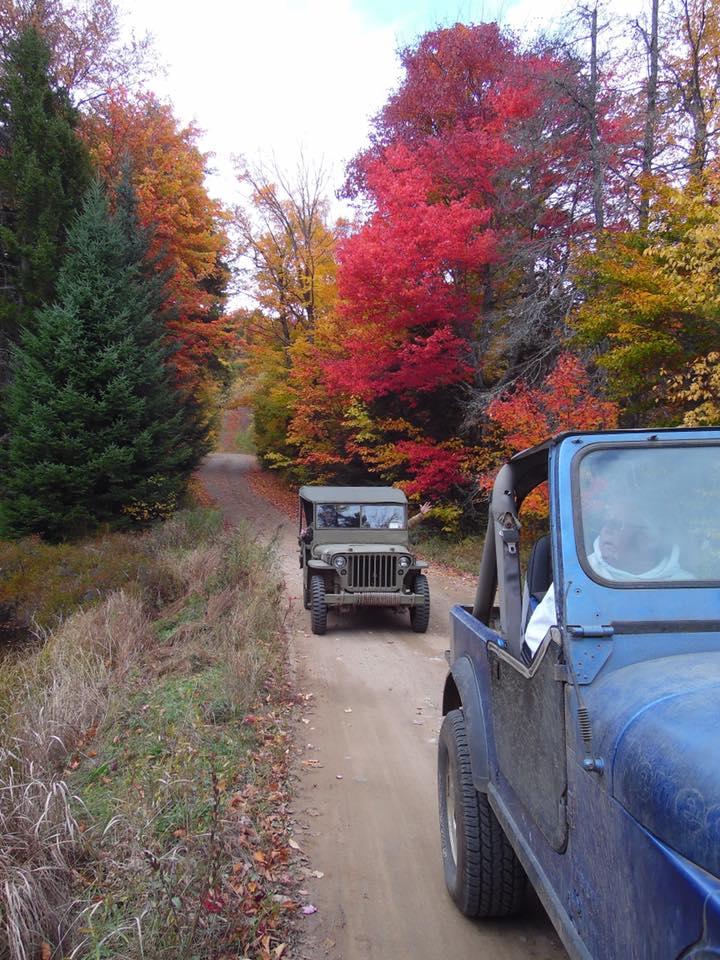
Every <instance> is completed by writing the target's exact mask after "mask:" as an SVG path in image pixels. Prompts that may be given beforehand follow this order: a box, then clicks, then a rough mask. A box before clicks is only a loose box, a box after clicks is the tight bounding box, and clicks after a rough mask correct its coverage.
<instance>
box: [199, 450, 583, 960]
mask: <svg viewBox="0 0 720 960" xmlns="http://www.w3.org/2000/svg"><path fill="white" fill-rule="evenodd" d="M254 466H255V462H254V459H253V458H252V457H249V456H245V455H243V454H215V455H212V456H210V457H208V459H207V461H206V463H205V465H204V467H203V470H202V477H203V481H204V483H205V485H206V487H207V489H208V491H209V493H210V494H211V495H212V496H213V497H214V498H215V499H216V500H217V501H218V503H219V504H220V506H221V508H222V510H223V511H224V513H225V515H226V517H227V518H228V519H229V520H230V521H231V522H235V521H237V520H240V519H243V520H245V521H247V522H248V523H250V524H251V526H252V528H253V530H254V531H255V532H256V534H257V536H259V537H262V538H263V539H265V540H275V541H276V543H277V547H278V562H279V563H280V564H281V565H282V570H283V575H284V577H285V582H286V585H287V591H288V595H289V596H290V597H291V603H292V613H291V630H292V632H293V638H294V639H293V655H294V657H295V660H296V663H297V668H298V685H299V688H300V689H301V690H302V691H303V692H304V693H305V695H306V696H307V698H308V699H307V710H306V712H305V715H304V717H303V720H302V721H301V724H302V729H301V730H300V732H299V737H300V740H301V742H302V743H303V744H304V754H303V758H302V763H301V768H300V778H301V785H300V790H299V796H298V802H297V815H298V821H299V822H300V823H301V824H303V825H304V828H305V829H304V831H301V832H299V833H298V839H299V840H300V842H301V845H302V847H303V850H304V851H305V853H307V854H308V855H309V857H310V858H311V867H312V869H313V870H316V871H318V872H321V873H322V874H323V876H322V878H318V879H314V878H310V879H309V880H308V883H307V885H306V886H307V889H308V891H309V893H308V898H307V899H308V900H309V901H311V902H312V903H313V904H314V905H315V906H316V907H317V908H318V910H317V913H316V914H314V915H313V916H309V917H307V918H306V919H305V920H304V926H305V929H306V933H305V938H304V942H303V944H302V947H301V950H300V953H299V956H302V957H304V958H307V960H322V958H327V960H368V958H371V960H405V958H408V960H410V958H411V960H440V958H452V960H455V958H457V960H464V958H468V960H470V958H472V960H519V958H531V960H561V958H564V957H566V954H565V951H564V950H563V948H562V946H561V945H560V942H559V940H558V938H557V936H556V935H555V933H554V931H553V929H552V926H551V924H550V922H549V921H548V919H547V917H546V916H545V914H544V912H543V910H542V907H541V906H540V905H539V903H538V902H537V900H536V899H535V897H534V895H532V894H531V895H530V897H529V903H528V909H527V911H526V912H525V913H524V914H523V915H522V916H521V917H520V918H517V919H514V920H512V921H510V922H507V921H504V922H493V923H488V922H471V921H469V920H466V919H465V918H463V917H462V916H461V915H460V914H459V913H458V911H457V910H456V909H455V907H454V905H453V904H452V902H451V901H450V899H449V898H448V896H447V893H446V891H445V885H444V881H443V876H442V868H441V861H440V852H439V839H438V827H437V802H436V786H435V762H436V749H437V734H438V730H439V727H440V722H441V703H440V699H441V694H442V685H443V680H444V677H445V673H446V663H445V659H444V650H445V649H446V647H447V646H448V614H449V610H450V607H451V606H452V604H453V603H457V602H460V601H463V602H467V601H468V600H469V599H470V598H471V597H472V591H473V584H472V581H471V580H470V579H468V580H466V581H463V580H462V579H459V578H453V577H449V576H447V575H444V574H441V573H438V572H437V571H434V570H433V569H432V567H431V569H430V584H431V591H432V607H431V618H430V627H429V630H428V632H427V633H426V634H420V635H419V634H415V633H413V632H412V631H411V630H410V626H409V620H408V617H407V613H405V614H402V615H401V614H394V613H391V612H389V611H385V610H381V609H379V610H366V611H362V612H358V613H356V614H353V615H350V616H347V617H340V616H338V615H336V614H334V613H331V614H330V616H329V620H328V631H327V634H326V635H325V636H324V637H316V636H313V635H312V634H311V633H310V628H309V615H308V614H307V613H306V611H305V610H303V607H302V600H301V597H300V593H301V588H300V584H301V580H300V571H299V568H298V561H297V541H296V537H297V532H296V530H295V527H294V525H293V524H292V522H291V521H289V520H288V519H287V518H286V517H285V516H284V515H283V514H281V513H279V512H278V511H277V510H275V509H274V508H273V507H272V506H271V505H270V504H268V503H267V501H265V500H263V499H261V498H258V497H257V496H255V494H254V493H253V491H252V488H251V487H250V484H249V483H248V479H247V473H248V471H249V470H250V469H252V468H253V467H254Z"/></svg>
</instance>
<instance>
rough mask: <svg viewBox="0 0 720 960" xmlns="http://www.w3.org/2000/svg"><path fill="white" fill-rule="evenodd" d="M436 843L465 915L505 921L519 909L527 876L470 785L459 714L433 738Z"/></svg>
mask: <svg viewBox="0 0 720 960" xmlns="http://www.w3.org/2000/svg"><path fill="white" fill-rule="evenodd" d="M438 800H439V809H440V842H441V847H442V858H443V867H444V870H445V884H446V886H447V888H448V892H449V894H450V896H451V897H452V898H453V900H454V901H455V903H456V905H457V907H458V909H459V910H460V911H461V912H462V913H464V914H465V916H466V917H507V916H510V915H511V914H513V913H517V911H518V910H519V909H520V908H521V907H522V905H523V903H524V900H525V888H526V884H527V878H526V876H525V871H524V870H523V868H522V866H521V864H520V861H519V860H518V858H517V856H516V855H515V851H514V850H513V848H512V847H511V846H510V843H509V841H508V839H507V837H506V836H505V834H504V833H503V830H502V827H501V826H500V824H499V822H498V819H497V817H496V816H495V814H494V813H493V811H492V808H491V807H490V804H489V802H488V799H487V795H486V794H484V793H478V791H477V790H476V789H475V786H474V784H473V781H472V771H471V769H470V750H469V748H468V743H467V734H466V731H465V718H464V716H463V713H462V710H451V711H450V712H449V713H448V714H447V716H446V717H445V719H444V720H443V723H442V727H441V728H440V737H439V740H438Z"/></svg>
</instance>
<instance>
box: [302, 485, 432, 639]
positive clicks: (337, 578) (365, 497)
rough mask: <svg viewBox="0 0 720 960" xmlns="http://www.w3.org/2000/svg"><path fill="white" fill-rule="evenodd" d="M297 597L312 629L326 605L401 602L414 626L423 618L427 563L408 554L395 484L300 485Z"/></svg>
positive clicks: (319, 626) (404, 513)
mask: <svg viewBox="0 0 720 960" xmlns="http://www.w3.org/2000/svg"><path fill="white" fill-rule="evenodd" d="M298 543H299V544H300V566H301V567H302V571H303V602H304V604H305V609H306V610H309V611H310V623H311V626H312V631H313V633H317V634H323V633H325V630H326V629H327V615H328V608H330V607H334V608H336V609H337V608H340V609H349V608H350V607H358V606H368V607H394V608H396V609H397V608H398V607H407V608H408V610H409V611H410V624H411V626H412V629H413V630H414V631H415V632H416V633H425V631H426V630H427V627H428V621H429V619H430V588H429V586H428V581H427V577H426V576H425V574H424V572H423V571H424V569H425V568H426V567H427V564H426V563H425V562H424V561H422V560H417V559H416V557H415V556H414V555H413V553H412V551H411V549H410V546H409V538H408V503H407V498H406V496H405V494H404V493H403V492H402V491H401V490H396V489H395V487H315V486H312V487H310V486H306V487H301V488H300V535H299V537H298Z"/></svg>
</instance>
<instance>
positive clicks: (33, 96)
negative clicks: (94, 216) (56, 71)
mask: <svg viewBox="0 0 720 960" xmlns="http://www.w3.org/2000/svg"><path fill="white" fill-rule="evenodd" d="M77 119H78V117H77V112H76V111H75V109H74V108H73V107H72V105H71V103H70V100H69V98H68V96H67V94H66V93H65V91H64V90H62V89H60V88H59V87H58V86H57V84H56V83H55V81H54V80H53V78H52V76H51V73H50V50H49V48H48V46H47V44H46V42H45V41H44V40H43V38H42V37H41V36H40V35H39V34H38V32H37V31H36V30H35V29H33V28H31V27H30V28H27V29H25V30H24V31H23V32H22V33H21V34H20V35H19V36H18V37H17V38H15V39H14V40H11V41H10V42H9V43H8V44H7V46H6V48H5V51H4V56H3V60H2V68H1V71H0V267H1V270H2V273H1V274H0V333H4V335H5V336H6V337H9V338H10V339H11V340H14V339H15V338H16V336H17V333H18V331H19V328H20V326H22V325H27V324H28V323H29V322H30V321H31V318H32V316H33V312H34V311H35V310H36V309H37V308H38V307H39V306H41V305H42V304H45V303H50V302H51V301H52V299H53V297H54V293H55V281H56V278H57V273H58V270H59V267H60V263H61V261H62V257H63V253H64V245H65V239H66V232H67V228H68V225H69V223H70V222H71V220H72V218H73V216H74V215H75V213H76V212H77V210H78V209H79V207H80V203H81V200H82V197H83V195H84V193H85V190H86V189H87V186H88V183H89V181H90V176H91V173H90V161H89V157H88V153H87V150H86V149H85V147H84V145H83V143H82V142H81V141H80V139H79V138H78V136H77V134H76V132H75V128H76V125H77Z"/></svg>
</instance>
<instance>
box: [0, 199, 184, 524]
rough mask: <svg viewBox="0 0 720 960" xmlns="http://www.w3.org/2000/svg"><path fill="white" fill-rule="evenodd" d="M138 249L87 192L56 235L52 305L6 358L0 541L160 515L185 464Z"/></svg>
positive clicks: (177, 402)
mask: <svg viewBox="0 0 720 960" xmlns="http://www.w3.org/2000/svg"><path fill="white" fill-rule="evenodd" d="M143 246H144V243H143V240H142V237H139V236H138V234H137V232H136V231H135V230H134V229H133V228H132V217H131V216H129V215H128V212H127V208H126V209H125V210H123V211H118V212H117V213H116V214H111V213H110V212H109V210H108V204H107V200H106V198H105V194H104V192H103V189H102V187H101V186H100V185H99V184H98V183H95V184H93V185H92V186H91V187H90V189H89V191H88V194H87V197H86V199H85V202H84V204H83V207H82V211H81V214H80V215H79V217H78V218H77V220H76V222H75V224H74V225H73V226H72V228H71V230H70V233H69V236H68V254H67V257H66V259H65V261H64V262H63V265H62V268H61V270H60V274H59V277H58V282H57V290H58V298H57V301H56V303H55V304H54V305H53V306H50V307H45V308H43V309H42V310H40V311H39V312H38V314H37V316H36V319H35V322H34V324H33V326H32V328H26V329H25V330H24V332H23V336H22V340H21V343H20V345H19V347H17V348H16V350H15V353H14V364H13V372H14V376H13V380H12V383H11V386H10V388H9V392H8V401H7V404H6V412H7V417H8V422H9V426H10V440H9V444H8V451H7V456H6V465H5V466H6V470H5V474H6V477H5V483H4V490H3V495H4V496H3V501H4V502H3V505H2V511H1V513H0V529H2V530H3V532H4V533H5V534H7V535H15V536H17V535H24V534H29V533H41V534H43V535H46V536H48V537H49V538H51V539H62V538H66V537H71V536H75V535H78V534H82V533H85V532H87V531H88V530H91V529H93V528H95V527H97V526H98V525H102V524H109V525H111V526H123V525H126V524H128V523H130V522H131V521H133V520H148V519H152V518H153V517H155V516H159V515H163V514H164V513H166V512H169V511H170V510H171V509H172V508H173V506H174V504H175V502H176V499H177V497H178V495H179V493H180V492H181V490H182V488H183V486H184V482H185V480H186V478H187V476H188V474H189V472H190V471H191V470H192V468H193V467H194V465H195V464H196V462H197V459H198V449H197V447H196V446H195V444H194V443H193V442H192V441H193V436H194V430H195V429H196V425H195V424H193V423H187V421H186V419H185V416H186V411H185V409H184V407H183V405H182V398H181V396H180V395H179V394H178V392H177V390H176V389H175V387H174V386H173V384H172V382H171V374H170V371H169V368H168V365H167V363H166V360H167V347H166V346H165V345H164V343H163V328H162V324H161V322H160V320H159V318H158V315H157V301H158V296H159V293H158V287H157V283H156V281H155V280H154V279H153V278H152V277H148V276H147V274H146V268H145V265H144V263H143V261H142V257H141V253H142V250H143Z"/></svg>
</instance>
